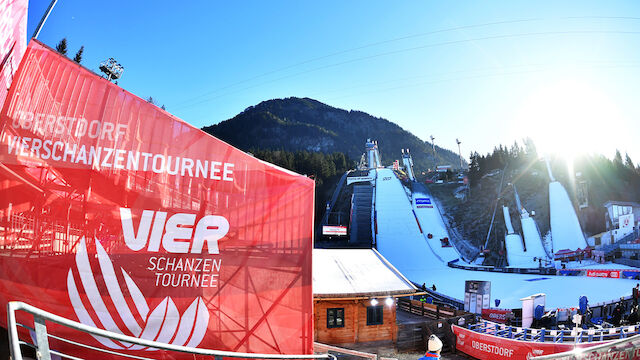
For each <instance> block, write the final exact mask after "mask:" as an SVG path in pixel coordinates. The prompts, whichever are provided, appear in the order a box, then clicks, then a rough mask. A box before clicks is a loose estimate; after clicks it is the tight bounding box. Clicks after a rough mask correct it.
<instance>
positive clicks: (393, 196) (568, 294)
mask: <svg viewBox="0 0 640 360" xmlns="http://www.w3.org/2000/svg"><path fill="white" fill-rule="evenodd" d="M375 208H376V220H377V229H378V233H377V236H376V241H377V248H378V251H379V252H380V253H381V254H382V255H383V256H384V257H385V258H386V259H387V260H389V261H390V262H391V263H392V264H393V265H394V266H395V267H396V268H397V269H398V270H399V271H400V272H402V274H403V275H405V276H406V277H407V278H408V279H409V280H411V281H413V282H415V283H418V284H422V283H426V284H428V285H431V284H435V285H436V287H437V289H438V292H441V293H443V294H446V295H449V296H453V297H455V298H457V299H464V282H465V280H485V281H491V298H492V299H500V300H501V307H509V308H520V307H522V303H521V301H520V299H521V298H523V297H525V296H529V295H532V294H537V293H541V292H542V293H546V294H547V299H546V300H547V301H546V305H547V308H552V307H566V306H577V305H578V298H579V297H580V296H581V295H586V296H587V297H588V299H589V302H590V303H591V304H595V303H597V302H603V301H610V300H613V299H616V298H620V296H627V295H631V288H632V287H633V286H635V283H636V281H634V280H623V279H600V278H587V277H565V276H544V275H521V274H505V273H493V272H484V271H469V270H462V269H454V268H450V267H448V266H447V264H446V263H443V262H442V261H440V259H438V257H436V256H435V254H434V253H433V251H432V250H431V248H430V247H429V244H428V243H427V242H426V241H425V240H424V236H423V234H421V233H420V229H419V227H418V223H417V221H416V217H415V216H414V215H413V211H412V205H411V203H410V202H409V199H408V198H407V194H406V192H405V190H404V188H403V186H402V184H401V183H400V180H398V178H397V177H396V176H395V174H394V173H393V171H391V170H388V169H379V170H378V178H377V180H376V205H375ZM434 238H435V236H434Z"/></svg>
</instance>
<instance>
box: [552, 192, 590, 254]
mask: <svg viewBox="0 0 640 360" xmlns="http://www.w3.org/2000/svg"><path fill="white" fill-rule="evenodd" d="M549 219H550V222H551V239H552V241H553V252H554V253H556V252H558V250H564V249H569V250H576V249H578V248H580V249H584V248H585V247H586V246H587V242H586V240H585V239H584V235H583V234H582V228H580V222H579V221H578V217H577V216H576V212H575V209H574V208H573V203H572V202H571V199H569V194H567V190H565V188H564V186H562V184H560V183H559V182H557V181H552V182H550V183H549Z"/></svg>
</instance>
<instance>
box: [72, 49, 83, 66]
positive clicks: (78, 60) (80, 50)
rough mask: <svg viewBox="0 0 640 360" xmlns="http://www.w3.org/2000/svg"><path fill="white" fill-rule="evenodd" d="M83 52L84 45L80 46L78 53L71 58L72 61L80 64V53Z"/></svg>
mask: <svg viewBox="0 0 640 360" xmlns="http://www.w3.org/2000/svg"><path fill="white" fill-rule="evenodd" d="M83 52H84V45H83V46H80V49H79V50H78V52H77V53H76V56H74V57H73V61H75V62H77V63H78V64H80V63H81V62H82V53H83Z"/></svg>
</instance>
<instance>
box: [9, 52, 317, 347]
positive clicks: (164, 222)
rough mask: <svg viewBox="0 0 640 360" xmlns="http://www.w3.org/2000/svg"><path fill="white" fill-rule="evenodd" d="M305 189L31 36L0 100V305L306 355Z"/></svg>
mask: <svg viewBox="0 0 640 360" xmlns="http://www.w3.org/2000/svg"><path fill="white" fill-rule="evenodd" d="M313 196H314V182H313V181H312V180H310V179H308V178H307V177H304V176H301V175H298V174H295V173H292V172H290V171H287V170H284V169H281V168H278V167H276V166H274V165H271V164H268V163H265V162H263V161H260V160H258V159H256V158H254V157H252V156H250V155H248V154H246V153H244V152H242V151H239V150H237V149H235V148H233V147H232V146H230V145H228V144H226V143H224V142H222V141H220V140H218V139H215V138H213V137H212V136H210V135H208V134H206V133H204V132H202V131H200V130H199V129H196V128H194V127H193V126H191V125H189V124H187V123H185V122H183V121H182V120H180V119H178V118H176V117H174V116H172V115H171V114H169V113H167V112H165V111H163V110H161V109H160V108H158V107H156V106H155V105H152V104H150V103H148V102H146V101H145V100H143V99H140V98H138V97H136V96H134V95H132V94H131V93H128V92H127V91H125V90H123V89H121V88H119V87H118V86H116V85H114V84H112V83H110V82H108V81H107V80H105V79H103V78H100V77H99V76H97V75H95V74H93V73H92V72H90V71H88V70H86V69H84V68H83V67H82V66H80V65H78V64H76V63H74V62H72V61H70V60H68V59H67V58H65V57H63V56H61V55H59V54H58V53H56V52H55V51H53V50H51V49H49V48H48V47H46V46H44V45H42V44H41V43H39V42H37V41H33V42H31V44H30V45H29V47H28V49H27V51H26V53H25V56H24V58H23V61H22V63H21V64H20V68H19V70H18V72H17V73H16V77H15V79H14V81H13V84H12V87H11V90H10V91H9V96H8V98H7V101H6V102H5V104H4V107H3V109H2V112H1V113H0V256H1V258H2V260H1V261H0V308H2V309H4V308H6V304H7V302H8V301H11V300H19V301H24V302H27V303H29V304H32V305H34V306H37V307H39V308H42V309H44V310H46V311H49V312H52V313H54V314H58V315H61V316H64V317H67V318H70V319H73V320H77V321H80V322H81V323H83V324H86V325H90V326H96V327H98V328H101V329H106V330H110V331H114V332H118V333H121V334H125V335H130V336H135V337H139V338H144V339H150V340H157V341H161V342H166V343H170V344H175V345H186V346H196V347H200V348H210V349H220V350H230V351H241V352H260V353H295V354H304V353H312V351H313V349H312V346H313V324H312V321H313V298H312V291H311V282H312V274H311V251H312V231H313V200H314V199H313ZM23 315H24V314H23ZM18 321H20V322H25V323H27V324H29V323H31V324H33V320H32V319H31V320H28V318H27V317H26V316H25V317H24V318H18ZM0 325H2V326H5V327H6V325H7V324H6V317H5V316H0ZM49 331H50V333H53V334H58V335H63V336H65V335H69V336H72V337H73V338H74V339H76V340H79V341H80V342H83V343H87V344H89V345H93V346H98V347H101V348H106V349H114V350H118V351H125V352H131V353H132V354H133V355H137V356H146V357H149V356H151V357H158V358H165V359H166V358H171V357H169V356H168V354H166V353H164V352H158V351H148V349H145V348H142V347H140V346H134V345H131V344H127V343H121V342H117V341H111V340H108V339H104V338H100V337H95V338H94V337H92V336H90V335H87V334H85V335H84V336H82V335H78V333H77V332H73V333H71V332H70V333H65V332H64V330H63V329H61V328H59V327H57V326H56V325H55V324H51V326H50V330H49ZM21 335H22V336H25V337H28V336H29V335H28V333H27V332H23V333H21ZM51 348H52V349H55V350H63V351H64V350H68V349H67V347H66V345H65V344H64V343H61V342H57V341H55V340H53V339H51ZM80 355H86V356H83V357H85V358H91V355H92V354H89V353H84V354H80ZM93 355H95V354H93ZM103 355H104V354H102V355H101V356H102V357H103V358H104V356H103ZM174 356H176V357H178V358H185V359H186V358H188V359H192V358H193V357H192V356H191V355H188V356H187V355H183V356H180V355H174Z"/></svg>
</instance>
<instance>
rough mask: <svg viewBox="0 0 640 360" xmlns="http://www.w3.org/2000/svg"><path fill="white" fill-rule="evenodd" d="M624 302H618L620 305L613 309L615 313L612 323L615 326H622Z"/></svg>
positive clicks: (612, 315) (613, 313)
mask: <svg viewBox="0 0 640 360" xmlns="http://www.w3.org/2000/svg"><path fill="white" fill-rule="evenodd" d="M622 312H623V310H622V301H618V303H617V304H616V307H615V308H613V312H612V314H611V322H612V323H613V325H614V326H616V327H617V326H620V323H621V322H622Z"/></svg>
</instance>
